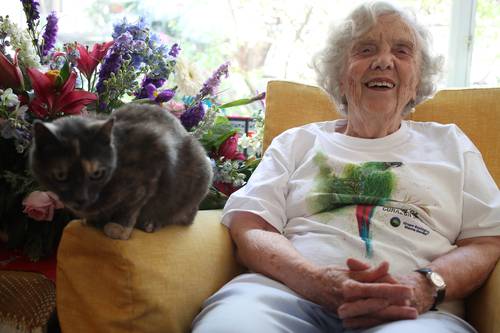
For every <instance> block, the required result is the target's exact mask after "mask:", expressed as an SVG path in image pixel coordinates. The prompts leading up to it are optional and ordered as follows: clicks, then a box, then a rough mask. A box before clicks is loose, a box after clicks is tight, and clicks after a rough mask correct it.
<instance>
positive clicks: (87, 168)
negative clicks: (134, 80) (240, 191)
mask: <svg viewBox="0 0 500 333" xmlns="http://www.w3.org/2000/svg"><path fill="white" fill-rule="evenodd" d="M33 136H34V141H33V142H34V144H33V146H32V149H31V153H30V166H31V170H32V172H33V174H34V175H35V177H36V179H37V180H38V182H39V183H40V184H41V185H43V186H44V187H45V188H46V189H48V190H50V191H52V192H54V193H56V194H57V195H58V196H59V198H60V199H61V201H62V202H63V203H64V204H65V205H66V206H67V207H68V208H70V209H71V210H72V211H73V212H74V213H75V214H76V215H77V216H80V217H82V218H85V219H86V221H87V223H89V224H92V225H94V226H96V227H98V228H102V229H103V230H104V233H105V234H106V235H107V236H109V237H111V238H116V239H128V238H129V237H130V233H131V232H132V228H133V227H137V228H140V229H143V230H145V231H148V232H152V231H154V230H156V229H158V228H160V227H162V226H165V225H168V224H183V225H187V224H190V223H192V221H193V218H194V216H195V214H196V211H197V210H198V206H199V204H200V202H201V201H202V200H203V198H204V197H205V195H206V194H207V191H208V186H209V184H210V183H211V180H212V170H211V166H210V162H209V160H208V158H207V157H206V153H205V150H204V149H203V147H202V146H201V145H200V143H199V142H198V141H197V140H196V139H195V138H193V137H192V136H191V135H190V134H188V132H187V131H186V130H185V129H184V128H183V127H182V125H181V124H180V122H179V120H178V119H177V118H175V117H174V116H172V115H171V114H170V113H168V112H167V111H165V110H164V109H162V108H160V107H158V106H153V105H141V104H129V105H126V106H124V107H122V108H120V109H118V110H117V111H115V112H114V113H113V114H112V116H111V117H110V118H109V119H108V120H97V119H90V118H88V117H62V118H59V119H57V120H55V121H54V122H52V123H42V122H36V123H35V124H34V127H33Z"/></svg>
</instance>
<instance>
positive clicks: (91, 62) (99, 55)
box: [76, 41, 113, 80]
mask: <svg viewBox="0 0 500 333" xmlns="http://www.w3.org/2000/svg"><path fill="white" fill-rule="evenodd" d="M111 45H113V41H110V42H106V43H96V44H94V46H92V50H91V51H90V53H89V49H88V47H86V46H83V45H82V44H77V46H76V48H77V49H78V52H79V53H80V58H78V64H77V66H76V67H77V68H78V69H79V70H80V72H82V74H83V75H84V76H85V78H87V80H90V77H91V76H92V74H93V73H94V71H95V69H96V67H97V65H99V63H100V62H101V61H102V59H103V58H104V56H105V55H106V53H107V52H108V49H109V48H110V47H111Z"/></svg>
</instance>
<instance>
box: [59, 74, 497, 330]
mask: <svg viewBox="0 0 500 333" xmlns="http://www.w3.org/2000/svg"><path fill="white" fill-rule="evenodd" d="M498 101H500V88H489V89H461V90H443V91H440V92H439V93H438V94H437V95H436V97H435V98H434V99H432V100H430V101H428V102H426V103H425V104H423V105H421V106H419V107H418V108H417V112H416V113H415V114H414V115H412V117H411V118H412V119H414V120H434V121H439V122H442V123H451V122H452V123H456V124H458V125H459V126H460V127H461V128H462V129H463V130H464V132H465V133H466V134H467V135H468V136H469V137H470V138H471V139H472V140H473V141H474V142H475V143H476V145H477V146H478V148H479V149H480V150H481V152H482V154H483V156H484V159H485V161H486V164H487V165H488V167H489V170H490V172H491V173H492V175H493V177H494V178H495V180H496V182H497V184H498V182H499V180H500V158H498V154H497V152H498V144H499V143H500V128H499V127H500V126H499V120H498V118H499V116H500V103H499V102H498ZM266 102H267V109H266V118H265V124H266V127H265V134H264V146H265V147H267V146H268V145H269V143H270V142H271V140H272V138H273V137H274V136H276V135H277V134H279V133H281V132H282V131H283V130H285V129H287V128H290V127H294V126H298V125H302V124H305V123H309V122H313V121H322V120H328V119H334V118H336V117H337V114H336V113H335V112H334V106H333V104H332V103H331V101H330V100H329V99H328V97H327V96H326V95H325V94H324V93H323V92H322V91H321V90H320V89H318V88H316V87H312V86H306V85H302V84H297V83H291V82H285V81H272V82H270V83H269V85H268V90H267V98H266ZM220 216H221V212H220V211H217V210H213V211H200V212H198V215H197V217H196V220H195V222H194V224H193V225H192V226H189V227H180V226H173V227H168V228H165V229H163V230H160V231H159V232H156V233H154V234H146V233H144V232H141V231H139V230H135V231H134V232H133V233H132V236H131V238H130V239H129V240H128V241H116V240H111V239H109V238H106V237H105V236H104V235H103V234H102V233H101V232H99V231H97V230H95V229H93V228H91V227H88V226H85V225H83V224H82V223H81V222H80V221H74V222H72V223H70V224H69V225H68V227H67V228H66V229H65V231H64V234H63V238H62V240H61V243H60V245H59V251H58V264H57V283H56V288H57V291H56V297H57V309H58V314H59V320H60V323H61V328H62V330H63V332H71V333H79V332H92V333H99V332H103V333H104V332H105V333H125V332H127V333H130V332H141V333H143V332H144V333H146V332H168V333H181V332H189V331H190V325H191V321H192V319H193V318H194V316H195V315H196V314H197V313H198V311H199V310H200V307H201V304H202V302H203V300H204V299H206V298H207V297H208V296H209V295H211V294H212V293H214V292H215V291H216V290H217V289H219V288H220V287H221V286H222V285H223V284H224V283H225V282H227V281H229V280H230V279H231V278H232V277H234V276H235V275H237V274H239V273H240V272H242V270H243V269H242V268H241V267H240V266H239V265H238V264H237V263H236V260H235V258H234V256H233V248H232V243H231V240H230V237H229V234H228V232H227V230H226V228H225V227H224V226H222V225H221V224H220V223H219V221H220ZM466 313H467V320H468V321H469V322H470V323H472V324H473V325H474V326H475V327H476V328H477V329H478V331H479V332H480V333H494V332H500V321H499V320H496V319H497V318H500V268H499V267H498V266H497V267H496V269H495V271H494V272H493V273H492V275H491V276H490V278H489V280H488V282H487V283H486V284H485V285H484V286H483V287H482V288H481V289H480V290H478V291H477V292H475V293H474V294H473V295H472V296H471V297H470V298H469V299H468V300H467V310H466Z"/></svg>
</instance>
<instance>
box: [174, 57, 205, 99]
mask: <svg viewBox="0 0 500 333" xmlns="http://www.w3.org/2000/svg"><path fill="white" fill-rule="evenodd" d="M203 82H204V79H203V76H202V75H201V73H200V71H199V69H198V68H197V67H196V66H194V65H193V64H191V63H189V62H187V61H186V60H185V59H184V58H182V57H178V58H177V62H176V64H175V83H176V84H177V90H178V91H179V92H180V93H181V94H182V95H186V96H195V95H196V94H197V93H198V92H199V91H200V89H201V87H202V86H203Z"/></svg>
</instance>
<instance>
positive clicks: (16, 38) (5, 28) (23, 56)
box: [0, 17, 40, 68]
mask: <svg viewBox="0 0 500 333" xmlns="http://www.w3.org/2000/svg"><path fill="white" fill-rule="evenodd" d="M0 31H2V32H4V33H6V34H7V36H9V38H10V44H11V47H12V49H13V50H19V53H18V55H17V59H18V60H19V63H20V64H21V65H22V66H23V67H24V68H30V67H35V68H40V58H39V57H38V55H37V54H36V52H35V49H34V48H33V44H32V43H31V38H30V36H29V35H28V32H27V31H26V30H22V29H20V28H19V27H18V26H17V24H15V23H12V22H11V21H10V20H9V19H8V18H7V17H4V20H3V21H2V22H0Z"/></svg>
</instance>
